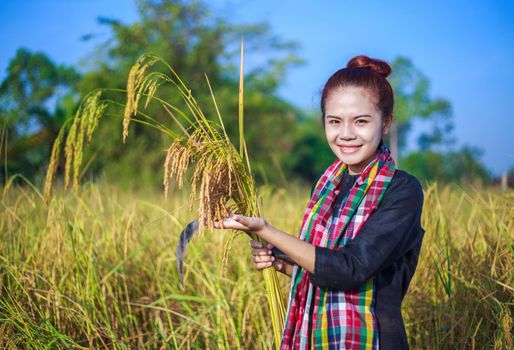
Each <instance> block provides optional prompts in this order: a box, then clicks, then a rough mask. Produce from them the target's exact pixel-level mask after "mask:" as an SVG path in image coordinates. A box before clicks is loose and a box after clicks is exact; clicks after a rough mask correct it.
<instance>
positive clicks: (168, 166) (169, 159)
mask: <svg viewBox="0 0 514 350" xmlns="http://www.w3.org/2000/svg"><path fill="white" fill-rule="evenodd" d="M183 142H185V141H184V140H183V139H182V138H177V139H175V141H173V143H172V144H171V146H170V147H169V148H168V151H167V152H166V159H165V161H164V181H163V185H164V195H165V197H167V196H168V192H169V181H170V179H171V178H172V177H174V176H176V181H177V182H178V185H179V188H182V186H183V183H184V174H185V173H186V171H187V168H188V166H189V162H190V161H191V158H192V157H193V154H192V153H191V151H190V150H189V149H188V148H187V147H186V146H184V145H183V144H182V143H183Z"/></svg>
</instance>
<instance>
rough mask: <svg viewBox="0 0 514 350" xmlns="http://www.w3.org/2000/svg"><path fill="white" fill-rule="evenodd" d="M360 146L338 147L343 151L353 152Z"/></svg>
mask: <svg viewBox="0 0 514 350" xmlns="http://www.w3.org/2000/svg"><path fill="white" fill-rule="evenodd" d="M360 147H361V146H339V149H340V150H341V152H343V153H348V154H349V153H354V152H356V151H357V150H358V149H359V148H360Z"/></svg>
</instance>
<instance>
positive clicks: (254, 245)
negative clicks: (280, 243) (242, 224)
mask: <svg viewBox="0 0 514 350" xmlns="http://www.w3.org/2000/svg"><path fill="white" fill-rule="evenodd" d="M250 246H251V247H252V248H264V247H266V248H267V249H272V248H273V247H274V245H273V244H271V243H266V242H259V241H256V240H254V239H252V240H250Z"/></svg>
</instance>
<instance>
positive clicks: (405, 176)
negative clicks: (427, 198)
mask: <svg viewBox="0 0 514 350" xmlns="http://www.w3.org/2000/svg"><path fill="white" fill-rule="evenodd" d="M390 186H394V187H400V188H408V189H411V190H415V191H422V186H421V183H420V182H419V180H418V178H417V177H416V176H414V175H412V174H410V173H408V172H407V171H405V170H401V169H396V170H395V172H394V175H393V178H392V179H391V184H390Z"/></svg>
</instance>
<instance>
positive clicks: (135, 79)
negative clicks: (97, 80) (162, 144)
mask: <svg viewBox="0 0 514 350" xmlns="http://www.w3.org/2000/svg"><path fill="white" fill-rule="evenodd" d="M158 60H160V59H159V58H158V57H157V56H155V55H153V54H145V55H142V56H141V57H140V58H139V59H138V60H137V62H136V63H135V64H134V65H133V66H132V68H131V69H130V72H129V76H128V79H127V103H126V105H125V112H124V114H123V143H125V140H126V139H127V136H128V127H129V125H130V120H131V118H132V116H134V115H136V114H137V110H138V107H139V101H140V99H141V95H142V94H143V93H145V90H146V89H145V86H147V84H146V83H149V84H150V88H149V91H151V92H152V95H153V93H155V91H156V90H157V85H156V84H157V83H156V81H152V80H147V79H145V74H146V72H147V70H148V69H149V68H150V67H151V66H153V65H154V64H155V63H156V62H157V61H158ZM148 100H149V99H147V103H146V104H145V105H147V104H148Z"/></svg>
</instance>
